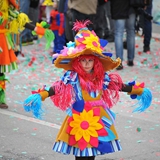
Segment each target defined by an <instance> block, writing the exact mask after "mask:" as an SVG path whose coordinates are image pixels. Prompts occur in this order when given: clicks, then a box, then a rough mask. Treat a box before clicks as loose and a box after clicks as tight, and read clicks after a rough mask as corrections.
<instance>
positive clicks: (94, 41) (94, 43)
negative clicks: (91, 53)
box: [82, 34, 102, 53]
mask: <svg viewBox="0 0 160 160" xmlns="http://www.w3.org/2000/svg"><path fill="white" fill-rule="evenodd" d="M84 38H85V40H84V41H83V42H82V43H83V44H85V45H86V48H91V49H93V50H95V52H98V53H101V52H102V48H101V45H100V42H99V38H98V37H97V36H94V35H93V34H90V36H89V37H84Z"/></svg>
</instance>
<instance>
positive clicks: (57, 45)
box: [50, 1, 65, 54]
mask: <svg viewBox="0 0 160 160" xmlns="http://www.w3.org/2000/svg"><path fill="white" fill-rule="evenodd" d="M50 29H51V30H52V31H53V33H54V35H55V39H54V41H53V44H54V46H53V54H54V53H60V51H61V50H62V49H63V46H64V45H65V32H64V14H63V13H60V12H59V11H58V10H57V2H56V1H55V2H54V4H53V10H52V11H51V13H50Z"/></svg>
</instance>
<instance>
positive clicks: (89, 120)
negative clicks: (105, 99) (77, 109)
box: [69, 110, 103, 143]
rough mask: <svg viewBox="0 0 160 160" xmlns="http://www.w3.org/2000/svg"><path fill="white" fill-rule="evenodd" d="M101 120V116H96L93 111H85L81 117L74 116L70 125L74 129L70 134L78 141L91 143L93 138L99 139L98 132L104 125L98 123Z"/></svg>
mask: <svg viewBox="0 0 160 160" xmlns="http://www.w3.org/2000/svg"><path fill="white" fill-rule="evenodd" d="M99 119H100V117H99V116H94V114H93V110H90V111H88V112H86V110H84V111H83V112H82V113H80V115H78V114H73V121H71V122H70V124H69V125H70V126H71V127H72V130H71V132H70V134H71V135H73V136H75V140H76V141H79V140H80V139H81V138H84V140H85V141H86V142H88V143H89V142H90V138H91V136H92V137H95V138H97V137H98V133H97V130H100V129H102V128H103V126H102V124H100V123H99V122H98V121H99Z"/></svg>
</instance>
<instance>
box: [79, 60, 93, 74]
mask: <svg viewBox="0 0 160 160" xmlns="http://www.w3.org/2000/svg"><path fill="white" fill-rule="evenodd" d="M80 63H81V65H82V68H83V69H84V71H85V72H86V73H90V72H91V70H92V69H93V65H94V59H92V58H88V59H87V58H84V59H81V60H80Z"/></svg>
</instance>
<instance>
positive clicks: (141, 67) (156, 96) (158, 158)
mask: <svg viewBox="0 0 160 160" xmlns="http://www.w3.org/2000/svg"><path fill="white" fill-rule="evenodd" d="M153 30H154V37H155V38H153V39H152V41H151V52H150V53H143V52H142V51H143V38H142V37H136V45H135V47H136V55H135V56H136V57H135V61H134V63H135V65H134V66H133V67H128V66H127V65H126V60H127V53H126V50H124V59H125V60H124V69H123V70H122V71H118V73H119V74H120V75H121V77H122V78H123V80H124V82H126V83H127V82H129V81H132V80H136V81H138V82H145V86H146V87H147V88H150V89H151V91H152V94H153V101H152V104H151V106H150V108H149V109H147V110H146V111H145V112H144V113H132V110H133V109H134V107H133V105H134V104H135V103H136V101H134V100H131V99H130V97H129V96H128V95H127V94H124V93H121V94H120V101H119V102H118V103H117V105H116V106H114V107H113V111H114V112H115V113H116V129H117V132H118V134H119V139H120V141H121V145H122V151H121V152H117V153H114V154H108V155H104V156H98V157H96V160H160V136H159V134H160V37H159V34H158V33H160V32H159V31H160V26H154V28H153ZM51 50H52V49H50V50H49V51H45V50H44V39H41V40H40V41H37V42H35V44H34V45H31V46H26V47H23V54H24V58H23V59H22V57H21V56H19V57H20V61H19V70H18V71H14V72H12V73H10V74H7V76H8V77H9V80H10V83H7V103H8V105H9V109H7V110H2V109H0V160H63V159H70V160H74V157H73V156H72V155H68V156H64V155H62V154H58V153H55V152H54V151H52V146H53V143H54V140H55V138H56V134H57V133H58V130H59V128H60V125H61V124H62V122H63V119H64V118H65V115H66V113H64V112H62V111H60V110H58V109H57V108H56V107H54V105H53V104H52V102H51V101H50V99H47V100H46V101H45V102H43V108H44V109H45V115H44V117H43V120H37V119H34V118H33V116H32V114H31V113H26V112H25V111H24V109H23V107H22V103H23V101H24V100H25V99H26V98H27V97H28V96H29V95H30V94H31V91H32V90H37V89H38V88H41V87H42V86H43V85H44V84H46V85H47V86H51V84H52V82H54V81H56V80H57V79H59V77H60V76H61V75H62V74H63V70H61V69H56V68H55V67H54V66H53V65H52V64H51V56H50V54H49V53H50V52H51ZM106 50H111V51H112V53H113V58H114V57H115V49H114V43H110V44H108V46H107V47H106ZM116 72H117V71H116Z"/></svg>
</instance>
